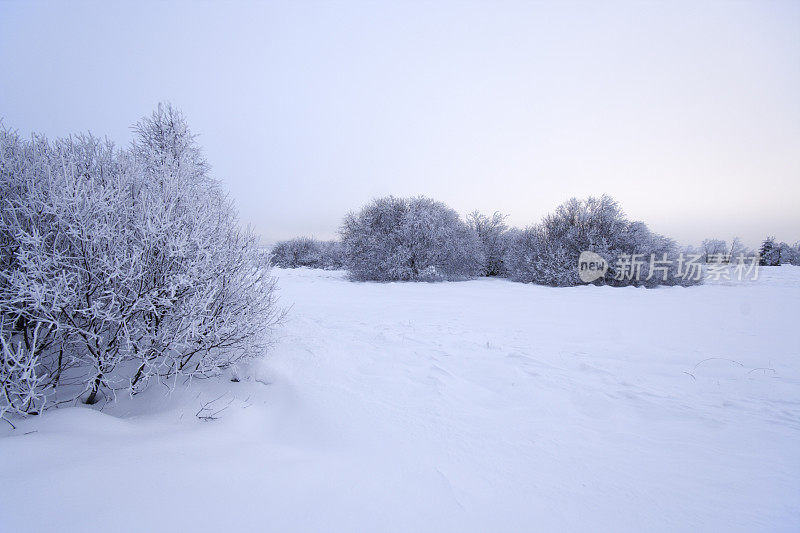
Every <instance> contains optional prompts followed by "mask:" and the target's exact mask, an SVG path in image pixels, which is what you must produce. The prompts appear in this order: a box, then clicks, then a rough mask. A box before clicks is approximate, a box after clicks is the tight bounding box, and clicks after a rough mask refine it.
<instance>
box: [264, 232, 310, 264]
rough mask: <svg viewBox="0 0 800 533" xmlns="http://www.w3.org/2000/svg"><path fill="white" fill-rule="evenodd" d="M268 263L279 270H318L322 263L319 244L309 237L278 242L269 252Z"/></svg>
mask: <svg viewBox="0 0 800 533" xmlns="http://www.w3.org/2000/svg"><path fill="white" fill-rule="evenodd" d="M270 262H271V263H272V264H273V265H275V266H277V267H281V268H298V267H310V268H318V267H320V266H321V262H322V252H321V250H320V245H319V242H318V241H316V240H314V239H312V238H310V237H297V238H295V239H289V240H287V241H280V242H278V243H276V244H275V246H273V247H272V250H271V251H270Z"/></svg>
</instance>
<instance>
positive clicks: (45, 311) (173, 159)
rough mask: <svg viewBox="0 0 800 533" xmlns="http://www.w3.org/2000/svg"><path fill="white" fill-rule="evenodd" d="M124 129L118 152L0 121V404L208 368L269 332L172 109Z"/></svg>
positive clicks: (220, 198) (105, 389)
mask: <svg viewBox="0 0 800 533" xmlns="http://www.w3.org/2000/svg"><path fill="white" fill-rule="evenodd" d="M135 132H136V140H135V141H134V143H133V145H132V147H131V148H130V149H129V150H125V151H120V150H117V149H115V148H114V147H113V146H112V145H111V144H110V143H108V142H103V141H100V140H98V139H96V138H94V137H91V136H77V137H70V138H68V139H59V140H56V141H54V142H49V141H48V140H46V139H45V138H43V137H39V136H34V137H33V138H32V139H31V140H30V141H27V140H26V141H22V140H21V139H19V137H18V136H17V135H16V134H15V133H13V132H10V131H5V130H4V131H1V132H0V198H2V209H1V210H0V242H2V252H0V268H1V270H0V324H2V332H0V333H1V336H2V348H3V365H4V366H3V369H2V374H0V379H2V380H3V391H2V393H3V398H2V402H3V407H0V408H2V409H9V408H10V409H11V410H15V411H21V412H26V411H27V412H30V411H35V410H39V408H40V407H41V404H42V403H44V402H45V401H47V400H48V399H49V398H51V397H52V398H55V399H57V400H59V399H62V400H63V399H71V398H75V397H77V396H82V397H83V399H84V400H85V401H86V402H87V403H94V402H95V401H97V399H98V394H105V395H109V394H113V392H114V391H118V390H126V391H129V392H131V393H133V392H136V391H139V390H141V389H142V388H143V387H145V386H146V384H147V383H148V382H150V381H151V380H152V379H157V380H161V381H162V382H167V380H170V379H171V378H176V377H178V376H194V375H207V374H212V373H215V372H217V371H218V370H219V369H221V368H224V367H226V366H228V365H230V364H232V363H234V362H236V361H237V360H240V359H242V358H244V357H247V356H251V355H255V354H258V353H260V352H261V350H262V349H263V347H264V345H265V343H266V342H267V337H266V336H265V334H264V333H265V332H266V331H269V328H270V326H271V325H272V324H274V322H275V320H276V319H277V318H278V310H277V308H276V305H275V296H274V281H273V279H272V278H270V276H269V271H268V267H267V265H266V264H265V262H263V261H262V260H261V259H260V256H259V251H258V248H257V243H256V240H255V238H254V237H253V236H252V235H251V234H250V233H248V232H246V231H243V230H242V229H240V227H239V223H238V219H237V215H236V213H235V211H234V209H233V207H232V205H231V204H230V202H229V201H228V199H227V198H226V197H225V195H224V194H223V193H222V191H221V190H220V188H219V186H218V184H217V182H216V181H214V180H213V179H212V178H211V177H210V176H209V170H208V165H207V164H206V162H205V160H204V159H203V157H202V154H201V152H200V150H199V148H198V146H197V145H196V143H195V140H194V136H193V135H192V134H191V132H190V131H189V130H188V128H187V126H186V122H185V120H184V119H183V116H182V115H181V114H180V112H178V111H177V110H175V109H174V108H172V107H171V106H169V105H166V106H159V108H158V110H157V111H155V112H154V113H153V114H152V116H150V117H147V118H145V119H143V120H142V121H140V122H139V123H138V124H137V125H136V126H135ZM34 339H35V340H34ZM26 368H29V370H26ZM33 375H35V379H34V378H32V377H31V376H33ZM20 376H22V377H24V378H25V379H22V377H20ZM31 380H33V381H35V382H36V384H35V386H34V387H33V388H34V389H35V391H34V392H35V393H31V394H29V395H28V396H29V397H30V398H33V400H32V401H30V402H28V403H29V405H28V404H21V403H20V400H19V398H21V397H22V396H20V394H19V393H17V392H14V391H19V390H27V389H28V388H30V386H29V384H30V383H32V381H31ZM14 398H17V400H15V399H14Z"/></svg>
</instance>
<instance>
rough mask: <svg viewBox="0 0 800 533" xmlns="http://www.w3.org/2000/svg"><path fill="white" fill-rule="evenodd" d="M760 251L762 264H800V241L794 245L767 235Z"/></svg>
mask: <svg viewBox="0 0 800 533" xmlns="http://www.w3.org/2000/svg"><path fill="white" fill-rule="evenodd" d="M758 253H759V257H760V264H761V266H778V265H800V242H798V243H795V245H794V246H792V245H790V244H787V243H785V242H776V241H775V237H767V238H766V239H764V242H763V243H762V244H761V248H760V249H759V252H758Z"/></svg>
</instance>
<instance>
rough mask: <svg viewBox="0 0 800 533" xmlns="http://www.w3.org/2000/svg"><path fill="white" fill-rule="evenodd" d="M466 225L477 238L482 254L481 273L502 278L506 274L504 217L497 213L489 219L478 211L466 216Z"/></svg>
mask: <svg viewBox="0 0 800 533" xmlns="http://www.w3.org/2000/svg"><path fill="white" fill-rule="evenodd" d="M467 224H469V227H470V228H471V229H472V231H474V232H475V234H476V235H477V236H478V239H479V240H480V243H481V251H482V252H483V263H482V264H481V272H482V274H483V275H484V276H502V275H505V273H506V267H505V263H504V258H505V255H506V250H507V248H508V235H507V232H508V226H507V225H506V215H503V214H501V213H499V212H497V211H495V212H494V214H492V216H491V217H489V216H487V215H484V214H482V213H481V212H479V211H473V212H472V213H470V214H469V215H467Z"/></svg>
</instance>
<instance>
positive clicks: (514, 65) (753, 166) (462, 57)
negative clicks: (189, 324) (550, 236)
mask: <svg viewBox="0 0 800 533" xmlns="http://www.w3.org/2000/svg"><path fill="white" fill-rule="evenodd" d="M161 100H168V101H171V102H172V103H173V104H175V105H177V106H178V107H179V108H181V109H182V110H183V111H184V112H185V113H186V115H187V117H188V119H189V125H190V127H191V128H192V129H193V130H194V131H195V132H196V133H198V134H200V143H201V144H202V145H203V147H204V149H205V151H206V155H207V157H208V159H209V161H210V163H211V164H212V165H213V167H214V171H215V175H216V176H217V177H218V178H220V179H221V180H222V181H223V182H224V184H225V185H226V187H227V188H228V189H229V190H230V192H231V195H232V197H233V198H234V199H235V201H236V203H237V205H238V207H239V210H240V213H241V217H242V219H243V220H244V221H245V222H246V223H249V224H251V225H252V226H253V227H254V228H255V230H256V231H257V232H258V233H260V234H261V235H262V236H263V239H264V240H265V241H273V240H275V239H280V238H285V237H291V236H296V235H300V234H307V235H315V236H317V237H322V238H327V237H333V236H334V235H335V233H336V230H337V228H338V226H339V223H340V221H341V218H342V216H343V215H344V213H346V212H347V211H348V210H351V209H356V208H358V207H359V206H361V205H362V204H364V203H365V202H367V201H368V200H370V199H371V198H373V197H375V196H380V195H386V194H395V195H416V194H425V195H428V196H431V197H433V198H436V199H438V200H442V201H444V202H446V203H448V204H449V205H451V206H452V207H454V208H455V209H457V210H458V211H459V212H461V213H462V214H464V213H466V212H468V211H471V210H472V209H475V208H478V209H481V210H483V211H486V212H492V211H494V210H500V211H503V212H505V213H508V214H510V219H509V220H510V222H511V223H512V224H514V225H518V226H525V225H528V224H530V223H533V222H536V221H538V220H539V219H540V218H541V217H542V216H543V215H544V214H545V213H547V212H548V211H551V210H552V209H553V208H555V207H556V206H557V205H558V204H559V203H561V202H563V201H564V200H566V199H568V198H569V197H571V196H579V197H584V196H588V195H590V194H600V193H603V192H607V193H609V194H611V195H613V196H615V197H616V198H617V199H618V200H619V201H620V203H621V204H622V206H623V208H624V209H625V210H626V212H627V213H628V214H629V215H630V216H631V217H632V218H635V219H641V220H644V221H645V222H647V223H648V224H649V225H650V227H651V228H652V229H653V230H655V231H658V232H661V233H664V234H666V235H669V236H671V237H674V238H676V239H677V240H679V241H680V242H683V243H696V242H699V241H700V240H702V239H703V238H704V237H710V236H719V237H722V238H731V237H732V236H734V235H739V236H741V237H742V238H744V240H745V242H746V243H747V244H750V245H755V244H756V243H757V242H758V241H759V240H760V239H761V238H763V237H764V236H765V235H767V234H768V233H771V234H775V235H776V236H777V238H778V239H779V240H786V241H789V242H794V241H797V240H798V239H800V210H798V203H799V202H800V2H768V1H758V2H687V3H681V2H664V3H649V2H648V3H645V2H641V3H640V2H635V3H628V2H625V3H608V2H587V3H562V2H558V3H556V2H553V3H549V2H524V3H513V2H488V1H487V2H477V3H476V2H452V3H451V2H415V1H403V2H397V3H388V2H271V3H267V2H264V3H252V4H250V3H234V4H231V5H229V3H221V2H220V3H214V4H212V3H169V4H167V3H152V4H148V3H143V2H137V3H130V4H125V3H117V2H106V3H101V2H97V3H80V2H52V3H34V2H18V3H17V2H11V3H9V2H0V116H2V117H4V122H5V124H6V125H7V126H11V127H14V128H16V129H18V130H19V131H20V132H21V133H24V134H27V133H29V132H30V131H32V130H33V131H39V132H44V133H47V134H48V135H51V136H57V135H65V134H67V133H70V132H77V131H86V130H90V131H91V132H92V133H95V134H99V135H108V136H109V137H110V138H111V139H113V140H115V141H116V142H117V143H118V144H122V145H126V144H127V143H128V142H129V141H130V138H131V133H130V129H129V127H130V125H131V124H132V123H134V122H135V121H136V120H137V119H138V118H139V117H141V116H143V115H145V114H148V113H149V112H150V111H151V110H152V109H153V108H154V107H155V106H156V104H157V102H159V101H161Z"/></svg>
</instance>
